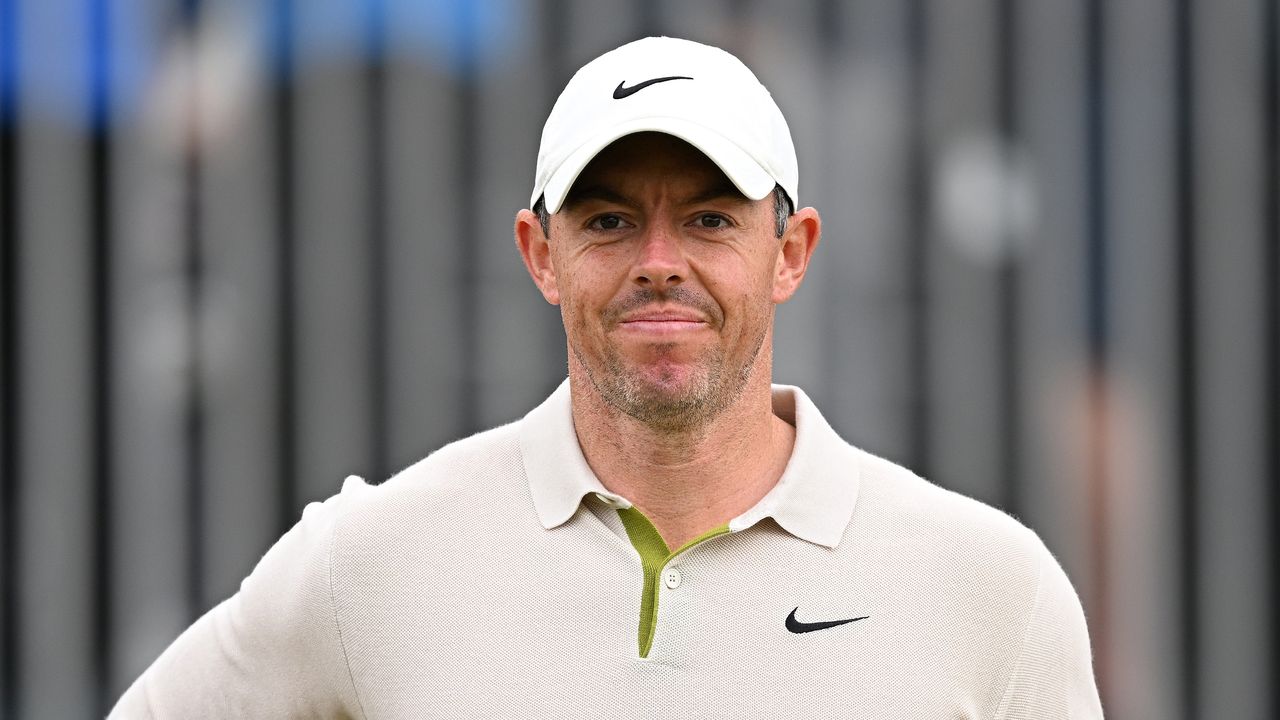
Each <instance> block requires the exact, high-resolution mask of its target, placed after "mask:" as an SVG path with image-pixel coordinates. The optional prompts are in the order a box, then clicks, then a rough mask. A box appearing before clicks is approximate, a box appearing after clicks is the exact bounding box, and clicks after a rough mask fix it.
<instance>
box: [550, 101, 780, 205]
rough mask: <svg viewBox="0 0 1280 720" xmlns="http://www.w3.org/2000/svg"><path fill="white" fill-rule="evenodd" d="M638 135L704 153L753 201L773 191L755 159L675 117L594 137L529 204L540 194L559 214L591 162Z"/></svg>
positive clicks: (635, 122) (710, 132) (771, 182)
mask: <svg viewBox="0 0 1280 720" xmlns="http://www.w3.org/2000/svg"><path fill="white" fill-rule="evenodd" d="M639 132H660V133H666V134H667V135H672V136H674V137H678V138H680V139H681V140H684V141H685V142H687V143H689V144H690V145H692V146H694V147H696V148H697V149H698V150H700V151H702V154H704V155H706V156H707V157H708V158H710V159H711V162H714V163H715V164H716V166H717V167H719V168H720V170H721V171H722V172H723V173H724V174H725V176H726V177H728V178H729V180H730V181H731V182H732V183H733V184H734V186H735V187H737V188H738V190H740V191H742V194H743V195H746V196H747V197H748V198H750V199H752V200H760V199H763V198H764V197H765V196H767V195H768V194H769V193H770V192H772V191H773V188H774V185H776V184H777V182H776V181H775V180H774V179H773V176H771V175H770V174H769V173H768V172H767V171H766V170H765V169H764V168H763V167H761V166H760V163H758V162H756V160H755V158H753V157H751V155H750V154H748V153H747V152H746V151H744V150H743V149H742V148H740V147H739V146H738V145H737V144H736V143H734V142H732V141H730V140H726V139H725V138H724V136H722V135H720V134H719V133H717V132H715V131H714V130H710V129H708V128H707V127H706V126H704V125H699V124H697V123H694V122H690V121H688V120H682V119H680V118H673V117H653V118H638V119H635V120H630V121H628V122H625V123H622V124H620V125H616V126H614V127H612V128H610V129H609V132H607V133H602V134H601V135H599V136H597V137H594V138H592V139H591V140H590V141H588V142H586V143H583V144H582V145H581V146H580V147H579V148H578V149H576V150H574V151H573V153H571V154H570V155H569V157H567V158H565V160H564V162H562V163H560V166H559V167H558V168H556V171H555V172H554V173H553V174H552V175H551V177H550V178H549V179H548V180H547V184H546V186H545V187H544V188H542V189H541V192H537V191H535V193H534V195H533V197H532V198H531V200H530V205H532V204H534V203H536V202H537V201H538V196H539V195H541V196H542V197H543V199H544V202H545V203H546V208H547V212H549V213H556V212H559V210H560V206H561V205H562V204H564V199H565V196H566V195H568V194H569V189H570V188H571V187H573V183H574V182H575V181H577V179H578V175H580V174H581V173H582V170H583V168H585V167H586V166H587V164H588V163H590V162H591V159H592V158H594V157H595V156H596V155H598V154H599V153H600V151H601V150H603V149H605V148H606V147H608V146H609V145H610V144H611V143H613V142H614V141H616V140H618V139H619V138H623V137H626V136H627V135H633V134H635V133H639Z"/></svg>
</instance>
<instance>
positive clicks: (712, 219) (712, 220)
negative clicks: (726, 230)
mask: <svg viewBox="0 0 1280 720" xmlns="http://www.w3.org/2000/svg"><path fill="white" fill-rule="evenodd" d="M698 224H699V225H701V226H702V227H704V228H722V227H725V226H726V225H727V223H726V222H725V219H724V217H723V216H720V215H714V214H712V213H707V214H706V215H702V216H700V217H699V218H698Z"/></svg>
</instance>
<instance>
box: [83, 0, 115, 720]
mask: <svg viewBox="0 0 1280 720" xmlns="http://www.w3.org/2000/svg"><path fill="white" fill-rule="evenodd" d="M109 5H110V3H109V2H108V1H107V0H89V28H90V30H89V32H90V44H91V47H90V52H89V78H90V85H89V87H90V92H91V93H92V96H91V99H90V112H91V113H92V123H91V128H92V129H91V133H92V135H91V138H90V149H89V214H90V217H89V232H90V233H91V238H92V240H91V243H92V248H91V250H90V255H91V257H92V266H91V270H90V272H91V273H92V280H91V283H92V288H91V290H90V297H91V298H92V302H93V307H92V308H91V310H90V313H91V317H92V333H93V337H92V344H91V347H92V348H93V349H92V352H93V364H92V370H91V372H92V373H93V378H92V382H91V384H90V387H91V388H93V398H92V402H91V408H92V409H91V411H90V412H91V413H92V418H91V422H92V423H93V427H92V430H91V438H92V443H93V444H92V452H93V478H92V481H91V482H92V489H91V490H90V492H91V493H92V494H93V508H94V519H95V527H94V530H93V539H94V543H93V555H94V562H93V594H94V606H93V608H94V617H93V661H94V662H93V664H94V673H95V675H96V678H95V679H96V682H97V687H96V688H95V690H96V695H97V698H96V699H97V712H98V714H100V715H105V714H106V712H107V710H109V709H110V702H111V699H112V698H111V697H110V696H109V693H110V688H109V687H108V683H109V677H110V658H111V639H112V638H111V536H112V532H111V480H112V476H111V475H112V474H111V468H112V458H111V402H112V399H113V398H112V375H113V373H112V367H113V363H112V360H113V357H114V353H113V352H112V351H113V348H114V343H113V339H114V333H113V332H112V322H111V309H112V282H111V274H112V269H113V263H112V262H111V258H112V256H111V244H112V236H113V233H112V208H111V164H112V149H111V133H112V120H113V118H112V108H111V59H112V58H111V52H112V48H111V36H110V35H111V29H110V16H109V12H110V9H109Z"/></svg>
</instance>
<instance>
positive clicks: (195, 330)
mask: <svg viewBox="0 0 1280 720" xmlns="http://www.w3.org/2000/svg"><path fill="white" fill-rule="evenodd" d="M180 2H181V6H180V7H181V10H182V30H183V32H185V33H187V35H188V36H190V38H191V40H192V41H193V43H194V42H198V41H199V38H198V35H199V32H200V25H199V24H200V5H201V2H200V0H180ZM190 67H191V75H190V76H189V77H188V78H187V88H186V94H185V99H186V101H187V105H186V107H185V108H183V110H184V115H183V117H184V119H185V120H186V127H185V128H184V131H185V132H184V134H183V135H182V140H183V142H182V143H181V148H182V150H181V151H182V152H183V153H184V156H183V199H184V207H183V214H184V218H183V228H184V231H185V238H184V240H185V244H184V263H183V265H184V267H183V271H184V272H183V274H184V277H185V280H186V290H187V293H186V301H187V317H186V321H187V322H186V328H187V337H186V340H187V365H186V372H185V375H186V377H185V385H186V403H185V408H184V419H183V424H184V433H185V441H186V447H185V450H186V455H185V458H184V470H185V475H186V488H187V495H186V519H187V614H188V615H189V616H190V617H191V618H193V619H194V618H196V617H198V616H199V615H200V613H201V612H203V611H204V589H205V582H204V574H205V573H204V567H205V562H204V539H205V533H204V525H205V523H204V505H205V503H204V482H205V432H204V431H205V407H204V403H205V398H204V343H203V342H202V339H201V334H202V333H201V329H202V326H203V323H202V321H201V320H202V313H203V307H202V303H203V300H204V252H203V244H204V237H203V235H204V233H203V227H202V220H203V217H202V215H203V213H202V212H201V210H202V208H201V207H200V201H201V191H202V189H203V188H202V185H203V172H202V168H201V164H202V163H201V160H202V158H201V155H200V154H201V152H202V151H203V147H202V143H203V138H202V135H203V132H202V127H201V124H202V123H201V120H202V119H201V117H200V114H201V107H200V92H201V87H200V76H199V71H198V65H197V64H196V63H191V65H190Z"/></svg>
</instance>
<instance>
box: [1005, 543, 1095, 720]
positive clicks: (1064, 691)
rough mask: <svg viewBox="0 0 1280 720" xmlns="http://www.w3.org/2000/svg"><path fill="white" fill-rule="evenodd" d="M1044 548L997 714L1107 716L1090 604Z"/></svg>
mask: <svg viewBox="0 0 1280 720" xmlns="http://www.w3.org/2000/svg"><path fill="white" fill-rule="evenodd" d="M1037 544H1038V545H1040V552H1041V561H1040V562H1041V568H1040V581H1039V584H1038V587H1037V589H1036V596H1035V602H1034V605H1033V606H1032V609H1031V613H1030V616H1029V617H1028V620H1027V627H1026V630H1025V631H1024V633H1023V638H1022V645H1021V649H1020V651H1019V654H1018V657H1017V660H1016V661H1015V664H1014V666H1013V670H1012V672H1011V673H1010V676H1009V682H1008V685H1007V686H1006V688H1005V690H1004V694H1003V696H1002V697H1001V698H1000V702H999V705H998V706H997V708H996V711H995V713H994V714H993V717H994V718H998V719H999V720H1068V719H1070V720H1101V718H1102V704H1101V702H1100V701H1099V699H1098V687H1097V684H1096V683H1095V681H1094V676H1093V656H1092V652H1091V650H1090V646H1089V630H1088V628H1087V627H1086V625H1085V619H1084V610H1083V609H1082V608H1081V606H1080V598H1079V597H1078V596H1077V595H1076V592H1075V589H1074V588H1072V587H1071V581H1070V580H1068V579H1067V575H1066V573H1065V572H1063V570H1062V567H1061V566H1060V565H1059V564H1058V561H1057V560H1055V559H1054V557H1053V556H1052V555H1051V554H1050V553H1049V550H1048V549H1047V548H1045V547H1044V545H1043V544H1042V543H1040V542H1039V541H1038V540H1037Z"/></svg>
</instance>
